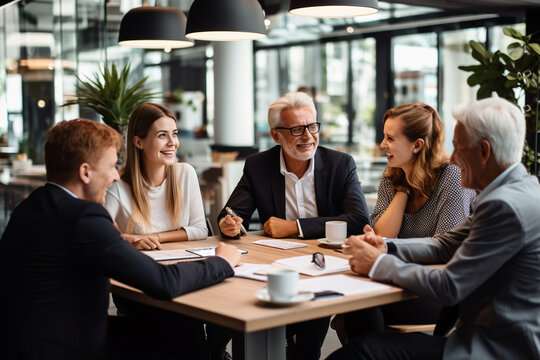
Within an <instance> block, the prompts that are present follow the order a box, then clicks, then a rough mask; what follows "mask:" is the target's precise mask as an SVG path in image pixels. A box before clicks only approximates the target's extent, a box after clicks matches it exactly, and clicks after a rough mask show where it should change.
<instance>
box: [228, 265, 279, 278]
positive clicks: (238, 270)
mask: <svg viewBox="0 0 540 360" xmlns="http://www.w3.org/2000/svg"><path fill="white" fill-rule="evenodd" d="M270 267H272V265H270V264H252V263H241V264H240V265H238V266H236V267H235V268H234V269H233V270H234V276H237V277H243V278H248V279H253V280H259V281H266V275H262V274H256V272H258V271H261V270H264V269H266V268H270Z"/></svg>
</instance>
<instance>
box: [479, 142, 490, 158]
mask: <svg viewBox="0 0 540 360" xmlns="http://www.w3.org/2000/svg"><path fill="white" fill-rule="evenodd" d="M479 145H480V156H481V159H482V162H484V163H487V162H488V160H489V159H490V158H491V156H492V153H491V144H490V143H489V141H487V140H485V139H483V140H480V142H479Z"/></svg>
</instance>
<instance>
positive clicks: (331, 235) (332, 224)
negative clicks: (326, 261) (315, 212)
mask: <svg viewBox="0 0 540 360" xmlns="http://www.w3.org/2000/svg"><path fill="white" fill-rule="evenodd" d="M325 225H326V234H325V235H326V241H328V242H329V243H333V244H336V243H342V242H344V241H345V238H346V237H347V223H346V222H345V221H327V222H326V224H325Z"/></svg>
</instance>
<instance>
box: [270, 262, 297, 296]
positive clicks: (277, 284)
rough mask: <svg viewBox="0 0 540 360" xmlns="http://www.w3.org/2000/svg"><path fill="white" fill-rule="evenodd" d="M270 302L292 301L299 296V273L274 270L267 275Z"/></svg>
mask: <svg viewBox="0 0 540 360" xmlns="http://www.w3.org/2000/svg"><path fill="white" fill-rule="evenodd" d="M267 279H268V280H267V281H268V283H267V286H268V294H269V295H270V300H272V301H277V302H283V301H290V300H292V298H293V297H294V296H295V295H296V294H298V272H297V271H294V270H286V269H283V270H281V269H280V270H272V271H269V272H268V274H267Z"/></svg>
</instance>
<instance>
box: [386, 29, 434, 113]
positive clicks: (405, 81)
mask: <svg viewBox="0 0 540 360" xmlns="http://www.w3.org/2000/svg"><path fill="white" fill-rule="evenodd" d="M437 68H438V56H437V34H436V33H427V34H414V35H404V36H396V37H394V38H393V39H392V69H393V73H394V104H395V105H396V106H397V105H402V104H408V103H413V102H416V101H421V102H424V103H426V104H429V105H431V106H434V107H437V83H438V78H437Z"/></svg>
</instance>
